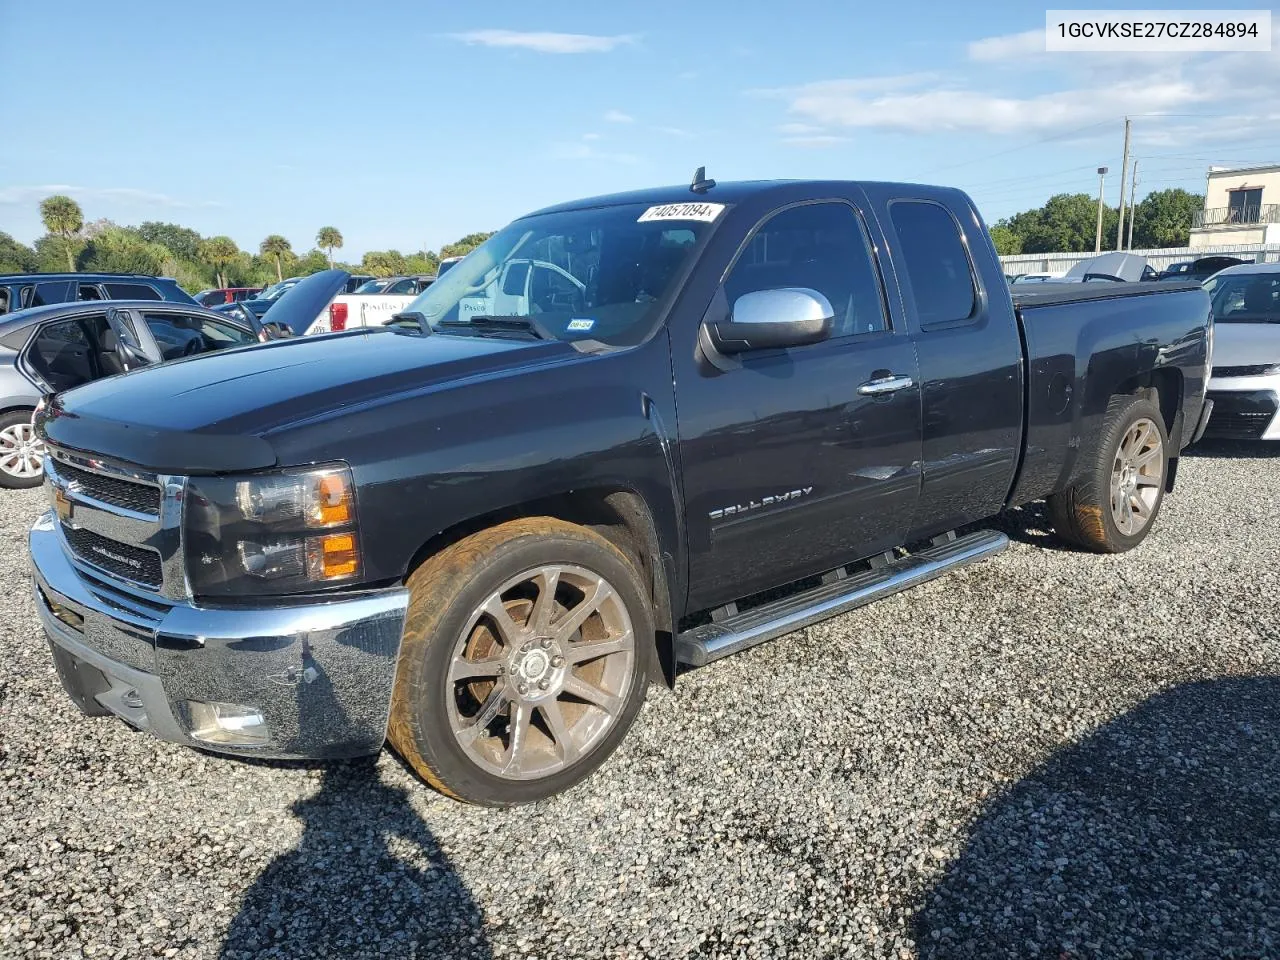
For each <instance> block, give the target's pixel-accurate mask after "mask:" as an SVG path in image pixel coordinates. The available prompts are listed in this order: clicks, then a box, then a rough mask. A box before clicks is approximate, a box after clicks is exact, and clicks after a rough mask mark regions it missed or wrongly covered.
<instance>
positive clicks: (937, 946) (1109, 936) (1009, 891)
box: [914, 677, 1280, 960]
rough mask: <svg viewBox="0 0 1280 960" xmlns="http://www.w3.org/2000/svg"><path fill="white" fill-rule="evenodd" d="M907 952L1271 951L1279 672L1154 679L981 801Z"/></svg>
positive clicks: (1278, 877)
mask: <svg viewBox="0 0 1280 960" xmlns="http://www.w3.org/2000/svg"><path fill="white" fill-rule="evenodd" d="M914 927H915V930H914V937H915V940H916V943H917V944H918V945H919V949H920V955H921V956H922V957H933V958H942V957H983V958H988V957H1013V956H1017V957H1033V956H1040V957H1048V958H1054V960H1063V958H1074V957H1180V958H1181V957H1205V958H1210V957H1212V958H1219V957H1264V956H1276V955H1277V954H1278V953H1280V678H1277V677H1257V678H1247V679H1225V680H1213V681H1205V682H1200V683H1192V684H1187V685H1185V686H1181V687H1177V688H1174V689H1172V690H1170V691H1168V692H1166V693H1163V694H1159V695H1157V696H1155V697H1153V698H1151V699H1150V700H1148V701H1147V702H1146V703H1144V704H1142V705H1141V706H1139V707H1138V708H1137V709H1135V710H1134V711H1132V712H1131V713H1128V714H1126V715H1124V716H1122V717H1120V718H1119V719H1117V720H1115V721H1113V722H1112V723H1110V724H1108V725H1107V726H1105V727H1103V728H1102V729H1101V730H1099V731H1098V732H1097V733H1096V734H1094V735H1093V736H1090V737H1089V738H1088V739H1087V740H1085V741H1083V742H1081V743H1080V744H1078V745H1076V746H1072V747H1069V748H1067V749H1065V750H1063V751H1062V752H1061V753H1059V754H1057V755H1056V756H1054V757H1053V758H1052V759H1050V760H1049V761H1048V762H1047V763H1045V764H1044V765H1043V766H1042V767H1040V768H1039V769H1037V770H1036V771H1034V772H1033V773H1032V774H1031V775H1030V776H1028V777H1026V778H1025V779H1024V780H1022V781H1021V782H1019V783H1018V784H1017V785H1016V786H1015V787H1014V788H1013V789H1011V790H1010V791H1009V792H1007V793H1006V794H1004V795H1003V796H1001V797H1000V798H998V799H997V800H996V801H994V802H993V803H992V805H991V806H989V807H988V809H987V810H986V812H985V813H984V814H983V815H982V816H981V818H980V819H979V820H978V822H977V824H976V826H975V827H974V829H973V831H972V834H971V837H970V839H969V842H968V844H967V846H966V848H965V850H964V851H963V853H962V854H961V855H960V857H959V858H958V859H957V860H956V861H954V862H953V863H952V864H951V866H950V868H949V869H948V870H947V873H946V874H945V875H944V876H943V877H942V879H941V880H940V881H939V882H938V883H937V885H936V886H935V887H934V888H933V889H932V890H931V891H930V892H929V893H928V895H927V897H926V900H925V903H924V905H923V907H922V908H921V909H920V911H919V913H917V915H916V918H915V922H914Z"/></svg>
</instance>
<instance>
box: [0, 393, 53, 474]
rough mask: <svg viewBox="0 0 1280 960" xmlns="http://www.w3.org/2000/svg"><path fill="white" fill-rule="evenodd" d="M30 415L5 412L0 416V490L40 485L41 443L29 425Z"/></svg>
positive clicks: (42, 451)
mask: <svg viewBox="0 0 1280 960" xmlns="http://www.w3.org/2000/svg"><path fill="white" fill-rule="evenodd" d="M34 413H35V411H34V410H9V411H8V412H6V413H4V414H0V487H4V488H7V489H9V490H22V489H26V488H29V487H38V486H40V484H41V483H43V482H44V466H43V464H42V462H41V458H43V456H44V444H43V443H41V442H40V440H39V439H37V438H36V435H35V430H34V429H33V428H32V426H31V417H32V415H33V414H34ZM32 471H34V472H32Z"/></svg>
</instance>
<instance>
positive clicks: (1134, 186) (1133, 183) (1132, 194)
mask: <svg viewBox="0 0 1280 960" xmlns="http://www.w3.org/2000/svg"><path fill="white" fill-rule="evenodd" d="M1137 193H1138V161H1137V160H1136V159H1135V160H1134V161H1133V178H1132V179H1131V180H1130V181H1129V243H1128V244H1127V249H1129V250H1132V249H1133V221H1134V220H1136V219H1137V217H1136V216H1135V215H1134V207H1133V201H1134V199H1135V198H1136V196H1137Z"/></svg>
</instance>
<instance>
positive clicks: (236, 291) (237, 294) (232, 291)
mask: <svg viewBox="0 0 1280 960" xmlns="http://www.w3.org/2000/svg"><path fill="white" fill-rule="evenodd" d="M262 290H263V288H262V287H219V288H218V289H216V290H201V291H200V292H199V293H197V294H196V297H195V299H196V303H198V304H200V305H201V306H202V307H216V306H217V305H218V304H220V303H238V302H239V301H241V300H251V299H252V298H254V297H256V296H258V295H259V294H260V293H262Z"/></svg>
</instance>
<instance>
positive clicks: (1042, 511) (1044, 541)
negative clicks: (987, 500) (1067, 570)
mask: <svg viewBox="0 0 1280 960" xmlns="http://www.w3.org/2000/svg"><path fill="white" fill-rule="evenodd" d="M972 530H999V531H1000V532H1001V533H1003V534H1004V535H1005V536H1007V537H1008V538H1009V539H1010V540H1013V541H1014V542H1016V543H1029V544H1031V545H1032V546H1033V547H1040V548H1041V549H1044V550H1063V551H1066V552H1067V553H1079V552H1081V551H1080V549H1079V548H1078V547H1076V546H1074V545H1073V544H1070V543H1067V541H1065V540H1063V539H1062V538H1061V537H1059V536H1058V535H1057V534H1056V533H1055V532H1054V530H1053V524H1052V523H1050V522H1049V512H1048V510H1047V509H1046V507H1045V505H1044V501H1042V500H1037V501H1035V502H1033V503H1028V504H1024V505H1023V506H1020V507H1010V508H1009V509H1007V510H1003V511H1001V512H1000V513H998V514H996V516H994V517H992V518H991V519H990V520H985V521H983V522H982V523H976V524H973V525H972V526H968V527H965V528H964V529H963V530H962V531H960V532H963V533H968V532H970V531H972Z"/></svg>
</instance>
